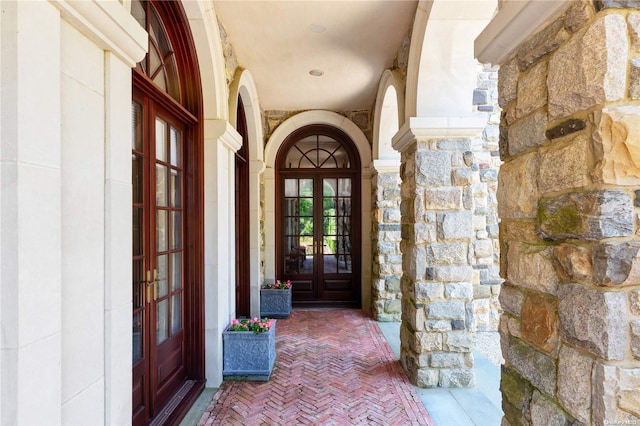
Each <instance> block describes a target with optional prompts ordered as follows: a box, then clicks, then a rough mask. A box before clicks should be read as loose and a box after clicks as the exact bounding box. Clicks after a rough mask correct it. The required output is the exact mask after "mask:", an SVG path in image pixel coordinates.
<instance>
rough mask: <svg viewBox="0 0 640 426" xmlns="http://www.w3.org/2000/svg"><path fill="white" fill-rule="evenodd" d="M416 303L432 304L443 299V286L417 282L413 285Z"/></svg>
mask: <svg viewBox="0 0 640 426" xmlns="http://www.w3.org/2000/svg"><path fill="white" fill-rule="evenodd" d="M415 288H416V290H415V295H416V301H418V302H419V303H422V302H433V301H436V300H439V299H443V298H444V284H442V283H432V282H424V281H419V282H417V283H416V284H415Z"/></svg>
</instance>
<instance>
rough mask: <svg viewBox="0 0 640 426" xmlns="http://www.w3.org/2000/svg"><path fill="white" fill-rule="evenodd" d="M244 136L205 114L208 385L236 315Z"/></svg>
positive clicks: (217, 374)
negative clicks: (238, 185) (238, 163)
mask: <svg viewBox="0 0 640 426" xmlns="http://www.w3.org/2000/svg"><path fill="white" fill-rule="evenodd" d="M241 146H242V138H241V136H240V134H238V132H236V130H235V129H234V128H233V127H231V125H230V124H229V123H228V122H227V121H225V120H206V121H205V139H204V159H205V176H204V181H205V182H204V183H205V194H204V202H205V208H204V216H205V217H204V220H205V228H204V232H205V242H204V244H205V353H206V375H207V387H217V386H219V385H220V383H221V382H222V332H223V331H224V329H225V328H226V326H227V325H228V324H229V321H230V320H231V318H234V317H235V309H236V302H235V268H234V262H233V259H234V257H235V226H234V212H235V211H234V209H235V192H234V181H235V174H234V167H235V152H236V151H237V150H238V149H240V147H241Z"/></svg>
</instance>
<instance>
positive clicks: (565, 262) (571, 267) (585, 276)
mask: <svg viewBox="0 0 640 426" xmlns="http://www.w3.org/2000/svg"><path fill="white" fill-rule="evenodd" d="M553 257H554V259H555V263H554V264H555V265H557V266H558V267H557V268H556V271H557V272H558V276H559V277H560V279H561V281H562V282H574V283H575V282H586V281H588V280H589V279H590V278H591V276H592V273H593V272H592V271H593V265H592V261H591V250H590V249H589V248H588V247H583V246H576V245H575V244H560V245H559V246H556V247H555V248H554V249H553Z"/></svg>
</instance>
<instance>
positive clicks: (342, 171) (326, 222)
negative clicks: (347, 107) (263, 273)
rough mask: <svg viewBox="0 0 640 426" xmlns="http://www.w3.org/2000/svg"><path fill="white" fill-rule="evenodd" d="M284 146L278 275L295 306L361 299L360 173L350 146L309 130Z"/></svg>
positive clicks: (326, 132) (321, 130)
mask: <svg viewBox="0 0 640 426" xmlns="http://www.w3.org/2000/svg"><path fill="white" fill-rule="evenodd" d="M290 139H291V142H289V143H286V142H285V148H284V149H285V152H283V153H282V157H281V158H280V160H281V161H280V168H279V180H278V182H279V188H278V194H279V199H280V202H279V207H280V208H279V209H278V210H277V215H278V217H279V221H278V223H279V226H278V228H277V232H278V233H277V236H278V238H277V244H278V254H279V256H278V257H277V258H278V268H277V271H278V276H279V277H282V278H283V279H290V280H291V281H292V283H293V293H292V296H293V302H294V304H296V305H297V306H352V307H359V306H360V304H361V301H360V286H361V283H360V241H361V240H360V214H361V213H360V184H359V183H360V179H359V177H360V171H359V168H358V164H359V162H358V160H357V154H356V152H355V148H354V147H353V145H352V142H351V141H350V140H349V139H348V137H347V136H346V135H344V134H343V133H342V132H340V131H339V130H337V129H333V128H327V127H323V126H309V128H304V129H303V130H301V132H300V133H298V134H294V135H293V136H292V137H291V138H290Z"/></svg>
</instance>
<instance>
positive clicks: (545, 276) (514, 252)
mask: <svg viewBox="0 0 640 426" xmlns="http://www.w3.org/2000/svg"><path fill="white" fill-rule="evenodd" d="M552 250H553V249H552V248H551V247H549V246H547V245H546V243H540V245H538V244H529V243H511V244H509V249H508V251H507V254H506V258H507V274H506V278H507V279H508V280H509V281H510V282H511V283H512V284H515V285H519V286H521V287H525V288H528V289H531V290H535V291H541V292H543V293H548V294H553V295H555V294H556V291H557V289H558V275H557V274H556V271H555V268H554V267H553V263H552V261H551V257H552V256H551V253H552Z"/></svg>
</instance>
